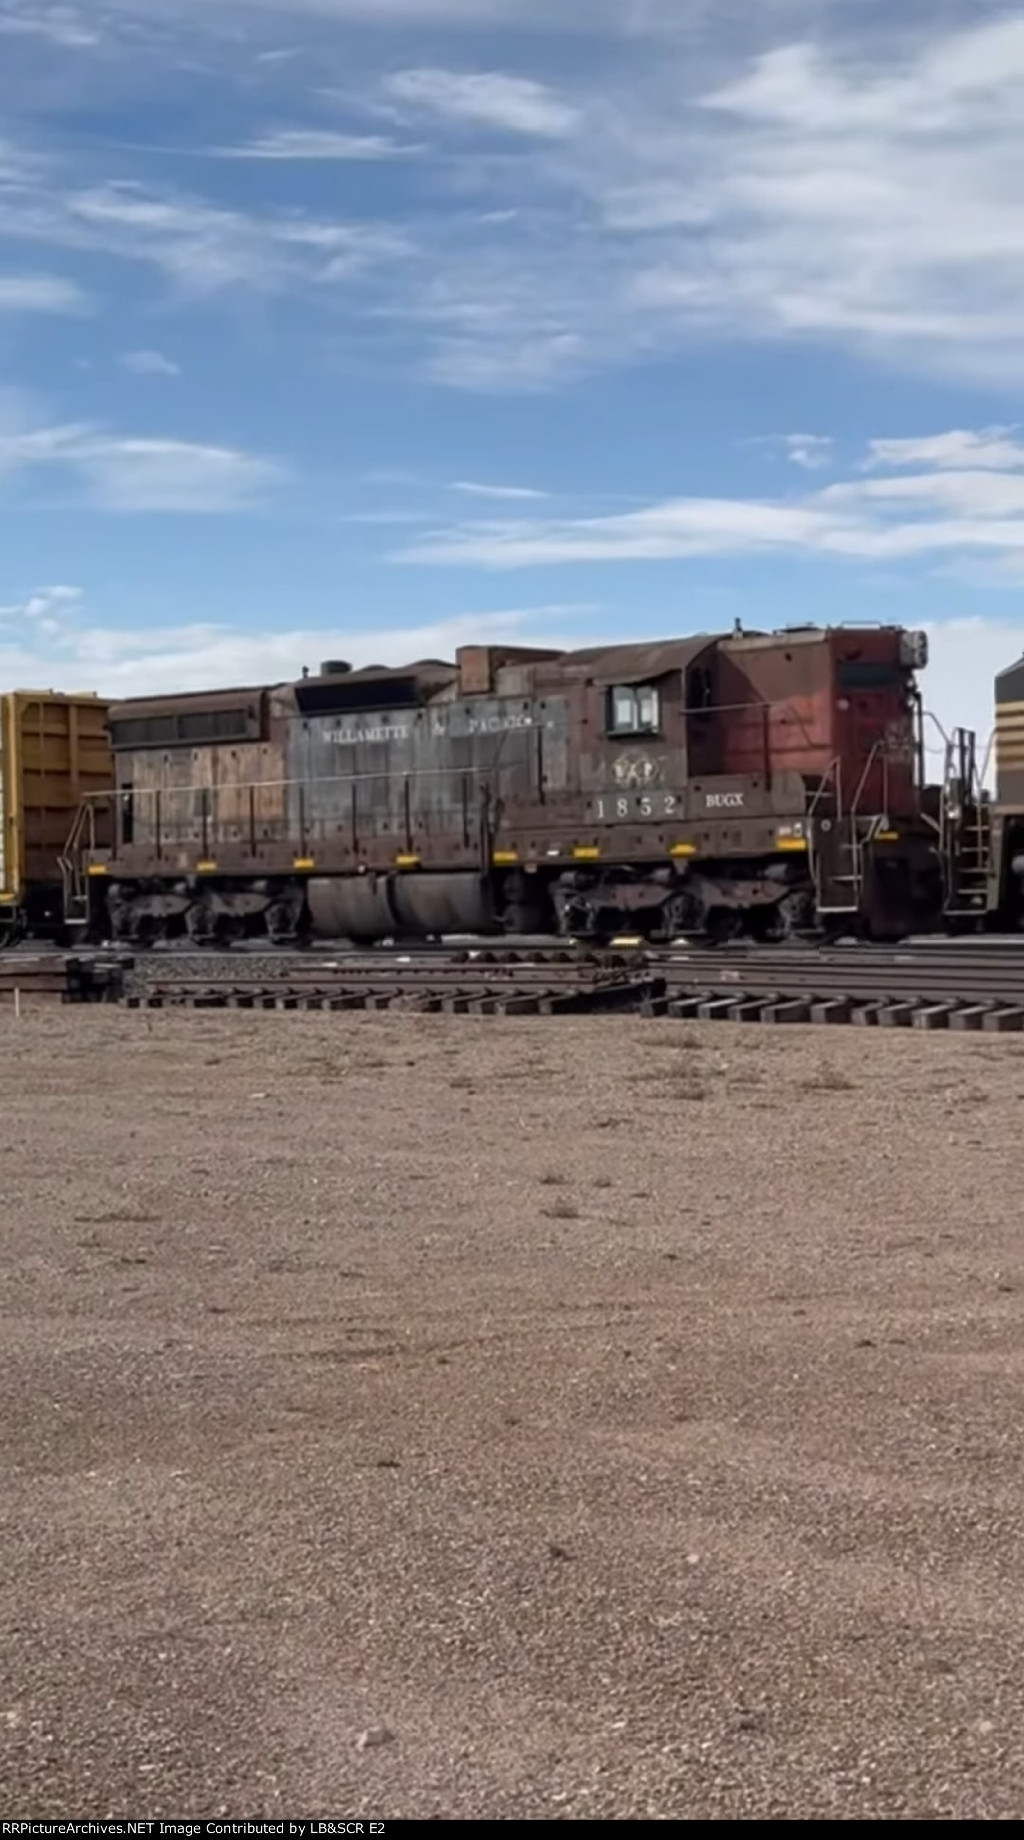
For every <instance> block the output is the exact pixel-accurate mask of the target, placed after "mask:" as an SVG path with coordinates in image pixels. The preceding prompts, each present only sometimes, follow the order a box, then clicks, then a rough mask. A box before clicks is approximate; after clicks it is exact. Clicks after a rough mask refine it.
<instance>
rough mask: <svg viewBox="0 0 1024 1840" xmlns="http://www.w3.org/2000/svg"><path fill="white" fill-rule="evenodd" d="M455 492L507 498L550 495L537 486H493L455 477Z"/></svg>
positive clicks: (529, 497) (534, 497)
mask: <svg viewBox="0 0 1024 1840" xmlns="http://www.w3.org/2000/svg"><path fill="white" fill-rule="evenodd" d="M451 489H452V491H453V492H464V493H465V494H466V495H467V496H468V497H469V498H507V499H541V498H548V497H549V496H550V494H549V493H547V492H539V491H538V490H537V488H536V487H535V486H491V485H484V484H482V483H480V482H479V481H478V480H475V479H453V481H452V486H451Z"/></svg>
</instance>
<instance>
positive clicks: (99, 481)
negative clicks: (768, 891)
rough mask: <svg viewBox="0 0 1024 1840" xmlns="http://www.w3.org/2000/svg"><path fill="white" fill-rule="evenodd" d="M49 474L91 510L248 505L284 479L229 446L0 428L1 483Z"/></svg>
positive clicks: (202, 510) (203, 510) (84, 428)
mask: <svg viewBox="0 0 1024 1840" xmlns="http://www.w3.org/2000/svg"><path fill="white" fill-rule="evenodd" d="M44 469H45V470H46V471H49V472H53V473H56V474H57V476H58V478H59V477H64V478H65V479H66V480H67V481H68V482H69V484H70V486H71V489H72V491H73V493H74V496H75V497H76V498H80V499H82V500H83V501H84V502H85V503H86V504H87V505H88V506H90V507H92V508H93V509H94V510H97V511H111V512H190V513H197V514H203V515H208V514H211V513H218V512H220V513H227V512H238V511H247V510H249V509H252V508H253V507H255V506H256V505H258V504H260V503H262V502H263V501H264V500H265V499H266V498H267V496H268V495H269V494H270V493H271V492H272V491H273V490H274V489H275V488H279V487H280V486H281V485H282V484H283V483H284V481H285V479H286V474H285V472H284V469H283V468H281V467H280V466H278V465H277V464H276V463H274V462H272V461H270V460H265V459H263V458H261V457H259V456H257V455H254V454H247V453H243V452H241V451H239V450H238V449H236V448H229V447H213V446H204V445H203V444H201V443H199V442H194V441H172V440H155V439H149V438H140V437H137V436H125V435H112V434H108V433H106V432H104V431H103V430H102V429H97V428H92V427H89V426H88V425H85V424H70V425H65V426H58V427H51V428H33V429H28V428H23V429H21V430H20V431H17V432H8V433H0V482H2V481H4V480H7V481H10V480H12V479H13V478H16V477H18V476H20V475H25V474H31V473H33V472H38V471H40V470H44Z"/></svg>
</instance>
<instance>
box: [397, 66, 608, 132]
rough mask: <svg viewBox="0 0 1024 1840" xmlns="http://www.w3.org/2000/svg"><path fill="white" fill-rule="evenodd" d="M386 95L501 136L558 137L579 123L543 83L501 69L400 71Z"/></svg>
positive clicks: (573, 128)
mask: <svg viewBox="0 0 1024 1840" xmlns="http://www.w3.org/2000/svg"><path fill="white" fill-rule="evenodd" d="M386 90H387V93H388V94H389V95H391V96H393V97H394V98H395V99H396V101H398V102H401V103H406V104H408V105H409V106H410V107H412V108H414V109H421V110H424V111H425V112H426V113H427V114H431V115H439V116H441V117H443V118H446V119H447V120H449V121H461V122H468V123H470V124H472V125H473V126H474V127H483V128H492V129H496V130H498V131H499V132H502V133H506V134H525V135H538V136H540V137H541V138H542V139H547V138H553V139H556V140H557V139H560V138H561V137H563V136H565V135H570V134H572V133H573V132H574V130H575V129H576V127H577V126H578V125H579V121H580V116H579V113H578V111H577V110H576V109H575V108H573V107H572V106H571V105H570V104H569V103H568V102H566V101H564V100H563V99H562V97H560V96H559V95H558V94H557V92H556V91H555V90H553V89H550V88H549V87H548V86H547V84H545V83H538V82H536V81H534V79H533V78H531V77H512V76H508V75H507V74H505V73H504V72H502V71H496V70H491V71H455V70H401V71H398V72H396V74H395V75H394V76H393V77H390V78H389V79H388V81H387V84H386Z"/></svg>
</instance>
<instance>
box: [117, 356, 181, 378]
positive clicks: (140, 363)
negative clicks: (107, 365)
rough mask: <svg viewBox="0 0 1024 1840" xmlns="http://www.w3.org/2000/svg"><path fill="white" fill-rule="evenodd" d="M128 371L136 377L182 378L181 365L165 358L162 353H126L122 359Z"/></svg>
mask: <svg viewBox="0 0 1024 1840" xmlns="http://www.w3.org/2000/svg"><path fill="white" fill-rule="evenodd" d="M121 363H122V364H123V365H124V368H125V370H126V371H131V372H132V373H133V375H134V376H136V377H180V375H181V365H180V364H175V363H174V362H173V360H172V359H170V358H165V357H164V354H163V352H162V351H126V352H125V354H124V356H123V357H122V359H121Z"/></svg>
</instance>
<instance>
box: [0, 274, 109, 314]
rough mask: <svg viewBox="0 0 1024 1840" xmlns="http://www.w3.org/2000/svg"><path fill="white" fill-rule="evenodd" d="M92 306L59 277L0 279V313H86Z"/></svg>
mask: <svg viewBox="0 0 1024 1840" xmlns="http://www.w3.org/2000/svg"><path fill="white" fill-rule="evenodd" d="M91 306H92V302H91V300H90V298H89V296H88V294H86V293H85V292H84V290H83V289H82V288H80V287H78V286H77V284H76V283H75V282H74V281H67V280H65V279H64V278H63V276H60V275H0V313H88V312H89V311H90V309H91Z"/></svg>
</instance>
